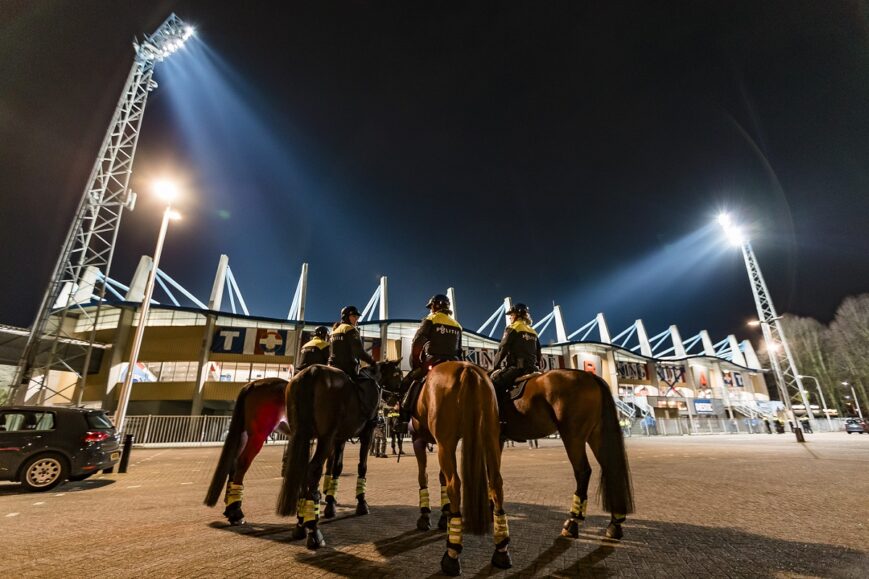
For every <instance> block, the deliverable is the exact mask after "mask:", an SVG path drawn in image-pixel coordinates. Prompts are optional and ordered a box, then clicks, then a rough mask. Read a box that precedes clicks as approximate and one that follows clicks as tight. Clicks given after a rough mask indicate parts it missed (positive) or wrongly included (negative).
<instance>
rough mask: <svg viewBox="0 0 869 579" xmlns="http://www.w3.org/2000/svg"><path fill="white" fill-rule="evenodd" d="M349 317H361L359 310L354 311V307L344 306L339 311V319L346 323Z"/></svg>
mask: <svg viewBox="0 0 869 579" xmlns="http://www.w3.org/2000/svg"><path fill="white" fill-rule="evenodd" d="M350 316H359V317H362V314H360V313H359V310H358V309H356V306H344V308H343V309H342V310H341V319H342V320H344V321H347V320H349V319H350Z"/></svg>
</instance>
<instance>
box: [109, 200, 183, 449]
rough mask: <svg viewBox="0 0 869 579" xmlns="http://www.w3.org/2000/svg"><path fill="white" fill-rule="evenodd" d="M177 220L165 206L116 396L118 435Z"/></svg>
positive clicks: (170, 209) (121, 429)
mask: <svg viewBox="0 0 869 579" xmlns="http://www.w3.org/2000/svg"><path fill="white" fill-rule="evenodd" d="M173 218H175V219H177V214H176V213H175V212H174V211H173V210H172V206H171V205H167V206H166V209H165V210H164V211H163V222H162V223H161V224H160V235H159V236H158V237H157V247H156V248H155V249H154V263H153V264H152V266H151V271H150V272H149V273H148V282H147V283H146V284H145V297H144V298H142V306H141V307H140V308H139V323H138V324H137V325H136V333H135V335H134V336H133V345H132V347H131V348H130V361H129V363H128V364H127V375H126V376H125V377H124V383H123V385H122V386H121V393H120V395H119V396H118V408H117V410H115V428H116V429H117V431H118V432H119V433H121V432H123V430H124V426H125V425H124V421H125V420H126V418H127V406H128V405H129V403H130V392H131V391H132V388H133V372H134V370H135V368H136V364H138V362H139V350H140V349H141V347H142V336H143V335H144V333H145V326H146V325H147V321H148V310H149V309H150V306H151V296H152V295H154V283H155V281H156V277H157V268H158V267H159V265H160V255H161V254H162V253H163V242H164V241H165V240H166V231H167V230H168V229H169V220H170V219H173Z"/></svg>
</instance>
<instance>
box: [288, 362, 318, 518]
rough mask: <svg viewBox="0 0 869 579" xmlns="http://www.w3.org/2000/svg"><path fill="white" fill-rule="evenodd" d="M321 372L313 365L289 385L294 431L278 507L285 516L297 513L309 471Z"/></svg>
mask: <svg viewBox="0 0 869 579" xmlns="http://www.w3.org/2000/svg"><path fill="white" fill-rule="evenodd" d="M321 373H322V370H320V369H319V368H317V367H316V366H313V367H311V368H310V369H308V370H307V371H305V372H302V373H301V374H300V375H299V376H298V378H296V379H295V380H293V381H292V382H290V385H289V387H288V388H287V425H288V426H289V429H290V431H291V434H290V437H289V440H288V441H287V449H286V452H285V454H284V473H283V475H284V481H283V483H282V485H281V492H280V494H279V495H278V506H277V513H278V514H279V515H281V516H284V517H286V516H289V515H295V514H296V511H297V508H298V502H299V495H300V494H301V491H302V485H303V484H304V482H305V477H306V475H307V473H308V461H309V460H310V458H311V439H312V438H313V437H314V387H315V385H316V381H317V379H318V377H319V374H321ZM324 377H326V376H324ZM327 379H328V378H327Z"/></svg>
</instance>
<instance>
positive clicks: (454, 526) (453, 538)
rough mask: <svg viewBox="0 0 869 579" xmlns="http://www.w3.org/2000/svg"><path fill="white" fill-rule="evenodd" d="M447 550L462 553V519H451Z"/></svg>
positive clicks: (457, 517)
mask: <svg viewBox="0 0 869 579" xmlns="http://www.w3.org/2000/svg"><path fill="white" fill-rule="evenodd" d="M447 548H449V549H454V550H456V551H458V552H461V551H462V517H459V516H455V517H450V522H449V525H448V526H447Z"/></svg>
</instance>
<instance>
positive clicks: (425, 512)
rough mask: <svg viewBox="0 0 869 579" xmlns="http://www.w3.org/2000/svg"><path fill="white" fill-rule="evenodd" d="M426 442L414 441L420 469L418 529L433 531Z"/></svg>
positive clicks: (414, 450) (418, 439) (414, 451)
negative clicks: (430, 518) (430, 515)
mask: <svg viewBox="0 0 869 579" xmlns="http://www.w3.org/2000/svg"><path fill="white" fill-rule="evenodd" d="M426 446H427V445H426V442H425V440H424V439H423V438H421V437H420V438H416V439H414V440H413V454H414V455H415V456H416V465H417V467H419V476H418V479H419V519H417V521H416V528H417V529H419V530H420V531H428V530H429V529H431V520H429V514H430V513H431V505H430V504H429V497H428V473H426V471H425V469H426V463H427V462H428V456H427V454H426Z"/></svg>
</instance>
